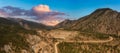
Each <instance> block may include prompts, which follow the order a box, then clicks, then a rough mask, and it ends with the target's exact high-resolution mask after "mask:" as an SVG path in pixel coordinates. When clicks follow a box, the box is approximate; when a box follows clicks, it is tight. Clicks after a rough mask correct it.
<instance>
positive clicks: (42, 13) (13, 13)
mask: <svg viewBox="0 0 120 53" xmlns="http://www.w3.org/2000/svg"><path fill="white" fill-rule="evenodd" d="M64 15H65V13H62V12H57V11H54V10H51V9H50V7H49V6H48V5H43V4H41V5H38V6H34V7H33V8H32V9H30V10H25V9H21V8H18V7H12V6H5V7H3V8H0V16H6V17H14V18H16V17H17V18H23V19H28V18H29V20H31V19H33V20H36V22H41V23H43V24H45V25H50V26H54V25H56V24H58V23H59V22H61V21H62V20H64V18H62V16H64Z"/></svg>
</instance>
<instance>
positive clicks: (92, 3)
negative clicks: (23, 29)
mask: <svg viewBox="0 0 120 53" xmlns="http://www.w3.org/2000/svg"><path fill="white" fill-rule="evenodd" d="M5 6H11V7H17V8H20V9H24V10H31V9H33V11H35V12H36V10H34V8H35V7H39V8H38V9H40V10H37V11H39V12H40V11H41V10H44V9H46V10H44V11H45V12H46V11H47V12H48V11H49V12H51V13H47V14H49V15H48V16H47V15H46V14H45V13H39V15H40V16H38V13H37V17H43V16H42V15H44V17H49V18H50V17H54V18H52V19H51V18H50V19H51V20H54V19H55V20H61V19H62V20H63V19H79V18H80V17H83V16H86V15H89V14H90V13H92V12H93V11H94V10H96V9H98V8H111V9H114V10H117V11H120V0H0V8H3V7H5ZM42 6H45V7H46V8H44V7H42ZM51 14H52V15H51ZM53 14H54V16H53ZM55 17H62V18H59V19H57V18H55ZM40 20H42V19H41V18H40ZM47 21H48V20H47ZM43 22H46V21H45V20H44V21H43ZM53 22H57V23H59V22H58V21H53ZM53 22H51V23H52V24H53Z"/></svg>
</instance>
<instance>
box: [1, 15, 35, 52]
mask: <svg viewBox="0 0 120 53" xmlns="http://www.w3.org/2000/svg"><path fill="white" fill-rule="evenodd" d="M26 34H37V33H36V32H35V31H33V30H26V29H25V28H23V27H21V26H20V25H19V24H18V23H16V22H14V21H11V20H8V19H5V18H2V17H0V48H1V49H0V53H5V52H6V53H8V52H7V51H8V50H10V51H9V52H10V53H15V52H12V50H14V51H16V52H19V51H20V50H21V49H26V50H28V48H30V46H29V44H28V42H27V41H26V38H25V35H26ZM7 48H8V49H7ZM28 51H31V49H30V50H28Z"/></svg>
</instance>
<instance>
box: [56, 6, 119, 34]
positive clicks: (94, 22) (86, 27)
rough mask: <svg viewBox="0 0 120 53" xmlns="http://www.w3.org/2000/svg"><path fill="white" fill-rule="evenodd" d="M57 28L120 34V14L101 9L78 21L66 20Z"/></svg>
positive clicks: (108, 9)
mask: <svg viewBox="0 0 120 53" xmlns="http://www.w3.org/2000/svg"><path fill="white" fill-rule="evenodd" d="M55 27H56V28H63V29H67V30H79V31H84V32H99V33H105V34H119V31H120V13H119V12H117V11H115V10H112V9H110V8H100V9H97V10H95V11H94V12H93V13H91V14H90V15H87V16H84V17H82V18H80V19H78V20H65V21H63V22H61V23H59V24H58V25H56V26H55Z"/></svg>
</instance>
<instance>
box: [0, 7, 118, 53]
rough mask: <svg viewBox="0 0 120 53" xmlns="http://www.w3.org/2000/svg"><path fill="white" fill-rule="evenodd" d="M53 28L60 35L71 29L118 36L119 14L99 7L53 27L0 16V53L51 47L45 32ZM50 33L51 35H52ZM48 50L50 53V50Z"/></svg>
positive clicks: (51, 39)
mask: <svg viewBox="0 0 120 53" xmlns="http://www.w3.org/2000/svg"><path fill="white" fill-rule="evenodd" d="M54 29H63V32H64V30H72V31H74V30H75V31H80V32H81V31H82V32H86V33H87V32H91V34H92V33H103V34H115V35H116V34H118V35H120V13H119V12H117V11H115V10H112V9H110V8H101V9H97V10H95V11H94V12H93V13H91V14H90V15H87V16H84V17H82V18H80V19H78V20H68V19H67V20H65V21H63V22H61V23H59V24H58V25H56V26H54V27H51V26H46V25H44V24H41V23H36V22H32V21H28V20H24V19H20V18H3V17H0V53H16V52H21V51H23V53H25V52H27V53H32V52H34V51H36V49H34V48H33V47H32V46H38V47H39V48H38V49H40V50H42V49H41V48H40V47H42V46H41V45H47V44H48V45H49V47H48V45H47V47H45V48H47V49H48V48H53V47H52V46H53V45H54V44H53V42H54V41H56V39H54V37H52V36H51V35H50V34H49V33H48V32H50V31H49V30H51V31H52V30H53V31H57V30H54ZM57 32H58V33H57V34H59V30H58V31H57ZM63 32H62V33H63ZM52 33H53V34H54V32H52ZM71 33H73V32H71ZM63 34H64V33H63ZM55 35H56V34H55ZM65 35H66V34H65ZM98 36H100V35H98ZM39 42H40V43H39ZM7 48H9V49H7ZM36 48H37V47H36ZM45 51H46V50H45ZM48 51H52V52H51V53H53V50H52V49H50V50H48ZM49 53H50V52H49Z"/></svg>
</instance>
